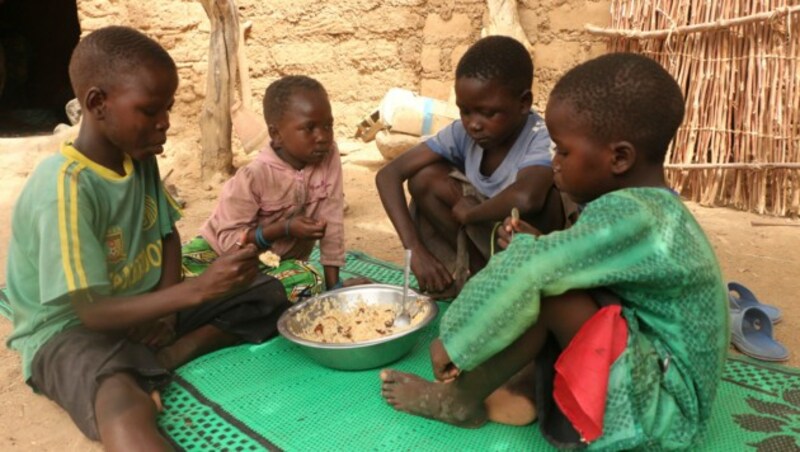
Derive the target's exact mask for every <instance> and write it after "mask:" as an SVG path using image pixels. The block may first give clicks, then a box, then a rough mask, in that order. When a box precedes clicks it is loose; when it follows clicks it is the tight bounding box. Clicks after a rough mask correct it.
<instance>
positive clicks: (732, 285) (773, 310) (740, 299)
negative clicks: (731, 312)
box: [728, 281, 783, 323]
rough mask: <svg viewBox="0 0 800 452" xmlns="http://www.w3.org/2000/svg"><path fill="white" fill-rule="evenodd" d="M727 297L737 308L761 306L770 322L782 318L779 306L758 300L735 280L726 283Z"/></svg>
mask: <svg viewBox="0 0 800 452" xmlns="http://www.w3.org/2000/svg"><path fill="white" fill-rule="evenodd" d="M734 293H735V294H736V295H734ZM728 297H729V300H730V303H731V307H733V306H736V307H737V308H738V309H744V308H748V307H750V306H757V307H759V308H761V310H762V311H764V313H766V314H767V315H768V316H769V318H770V320H772V323H778V322H780V321H781V320H782V318H783V315H782V313H781V310H780V308H777V307H775V306H771V305H768V304H764V303H762V302H760V301H759V300H758V298H756V295H755V294H754V293H753V292H752V291H751V290H750V289H748V288H747V287H745V286H743V285H741V284H739V283H737V282H733V281H731V282H729V283H728Z"/></svg>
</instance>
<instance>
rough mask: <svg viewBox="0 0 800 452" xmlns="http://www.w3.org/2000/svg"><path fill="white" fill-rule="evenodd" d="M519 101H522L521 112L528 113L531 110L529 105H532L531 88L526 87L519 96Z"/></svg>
mask: <svg viewBox="0 0 800 452" xmlns="http://www.w3.org/2000/svg"><path fill="white" fill-rule="evenodd" d="M519 101H520V102H521V103H522V112H523V113H524V114H528V112H530V111H531V106H532V105H533V93H532V92H531V90H529V89H526V90H525V91H523V92H522V94H521V95H520V96H519Z"/></svg>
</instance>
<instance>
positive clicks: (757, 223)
mask: <svg viewBox="0 0 800 452" xmlns="http://www.w3.org/2000/svg"><path fill="white" fill-rule="evenodd" d="M750 226H789V227H793V228H797V227H800V223H780V222H777V221H751V222H750Z"/></svg>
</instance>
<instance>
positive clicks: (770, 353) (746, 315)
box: [731, 306, 789, 361]
mask: <svg viewBox="0 0 800 452" xmlns="http://www.w3.org/2000/svg"><path fill="white" fill-rule="evenodd" d="M731 343H733V345H734V347H736V348H737V349H738V350H739V351H740V352H742V353H744V354H745V355H747V356H752V357H753V358H756V359H760V360H763V361H786V360H787V359H789V350H787V349H786V347H784V346H783V344H781V343H780V342H778V341H776V340H775V339H774V338H773V336H772V321H771V320H770V318H769V316H768V315H767V313H766V312H764V311H763V310H762V308H761V307H759V306H750V307H747V308H744V309H731Z"/></svg>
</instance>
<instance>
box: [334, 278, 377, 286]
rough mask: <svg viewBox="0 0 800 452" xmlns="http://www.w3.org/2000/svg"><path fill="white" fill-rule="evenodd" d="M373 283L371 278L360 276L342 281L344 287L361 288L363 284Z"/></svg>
mask: <svg viewBox="0 0 800 452" xmlns="http://www.w3.org/2000/svg"><path fill="white" fill-rule="evenodd" d="M372 282H373V281H372V280H371V279H369V278H365V277H363V276H358V277H355V278H347V279H345V280H344V281H342V287H353V286H360V285H362V284H372Z"/></svg>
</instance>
